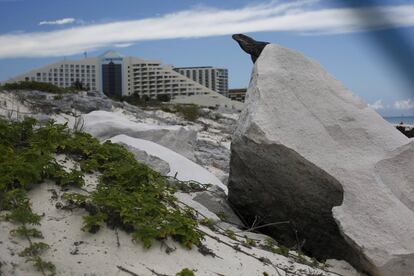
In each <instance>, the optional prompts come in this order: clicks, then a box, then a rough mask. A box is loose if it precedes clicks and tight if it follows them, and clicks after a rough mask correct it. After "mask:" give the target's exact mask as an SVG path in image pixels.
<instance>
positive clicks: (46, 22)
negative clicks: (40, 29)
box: [39, 17, 75, 26]
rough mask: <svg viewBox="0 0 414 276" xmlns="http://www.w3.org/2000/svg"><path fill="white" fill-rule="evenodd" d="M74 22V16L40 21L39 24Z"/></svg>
mask: <svg viewBox="0 0 414 276" xmlns="http://www.w3.org/2000/svg"><path fill="white" fill-rule="evenodd" d="M74 22H75V18H71V17H70V18H62V19H58V20H53V21H41V22H39V25H40V26H41V25H65V24H72V23H74Z"/></svg>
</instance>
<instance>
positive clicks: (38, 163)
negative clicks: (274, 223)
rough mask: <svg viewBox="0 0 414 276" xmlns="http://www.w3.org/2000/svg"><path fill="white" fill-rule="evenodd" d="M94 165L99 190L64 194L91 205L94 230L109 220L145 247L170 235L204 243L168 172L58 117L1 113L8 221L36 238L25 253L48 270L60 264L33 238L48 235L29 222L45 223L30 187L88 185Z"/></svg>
mask: <svg viewBox="0 0 414 276" xmlns="http://www.w3.org/2000/svg"><path fill="white" fill-rule="evenodd" d="M55 154H66V155H68V156H70V157H72V158H73V159H75V160H78V161H79V164H80V167H81V170H75V169H73V170H71V171H66V170H65V169H64V167H63V166H62V165H60V164H59V163H57V162H56V161H55V159H54V155H55ZM94 171H97V172H100V175H101V176H100V178H99V182H98V184H97V188H96V190H95V191H93V192H92V193H90V194H88V195H81V194H77V193H66V194H65V195H64V196H63V198H64V199H66V201H67V202H68V203H69V204H71V205H72V206H73V207H79V208H84V209H85V210H87V211H88V213H89V215H88V216H85V217H84V226H83V229H84V230H85V231H89V232H92V233H95V232H97V231H99V229H100V227H101V226H102V225H104V224H106V225H108V226H109V227H117V228H120V229H123V230H125V231H127V232H129V233H131V234H132V239H133V241H139V242H142V244H143V246H144V247H145V248H148V247H150V246H151V245H152V242H153V241H154V240H156V239H157V240H160V239H165V238H167V237H171V238H173V239H174V240H176V241H177V242H179V243H180V244H182V245H183V246H185V247H187V248H191V247H192V245H194V244H195V245H198V244H199V243H200V240H201V239H202V237H203V236H202V234H201V232H200V231H199V230H198V229H197V223H198V222H197V220H196V217H195V214H194V212H193V211H192V210H191V209H185V208H180V207H178V204H177V200H176V198H175V197H174V191H175V190H174V188H173V187H172V186H171V185H170V183H169V182H168V181H167V179H166V178H164V177H162V176H161V175H160V174H159V173H157V172H155V171H153V170H152V169H151V168H149V167H148V166H146V165H143V164H141V163H138V162H137V161H136V160H135V158H134V156H133V154H132V153H130V152H128V151H127V150H126V149H125V148H123V147H122V146H120V145H118V144H112V143H111V142H105V143H103V144H101V143H100V142H99V141H98V140H97V139H95V138H93V137H92V136H91V135H89V134H86V133H82V132H74V133H72V132H71V131H69V129H68V128H67V125H58V124H55V123H54V122H49V123H47V124H45V125H43V126H39V125H38V124H37V122H36V121H35V120H33V119H26V120H24V121H23V122H13V123H12V122H7V121H4V120H2V119H0V211H6V214H7V215H6V219H7V220H9V221H11V222H13V223H18V224H20V226H19V227H18V228H17V229H14V230H12V231H11V234H12V235H18V236H19V235H20V236H25V237H26V238H27V239H28V240H29V243H30V246H29V247H27V248H26V249H25V251H23V253H22V254H23V255H24V256H25V257H27V261H30V262H32V263H33V265H34V266H35V267H37V268H38V269H39V270H40V271H41V272H42V274H43V275H47V274H46V272H49V273H51V274H53V273H54V269H55V268H54V266H53V264H51V263H49V262H45V261H43V260H42V259H41V258H40V256H39V255H40V254H41V253H42V252H43V251H44V250H46V249H47V246H44V245H42V244H41V243H32V242H31V239H32V238H41V237H42V234H41V232H39V231H38V230H36V229H35V228H29V227H27V225H39V224H40V220H41V217H40V216H39V215H37V214H35V213H33V212H32V210H31V208H30V201H29V199H28V197H27V191H28V190H29V189H31V188H32V187H33V185H38V184H40V183H41V182H43V181H44V180H46V179H50V180H53V181H55V183H56V184H57V185H60V186H63V187H66V186H74V187H82V186H83V185H84V181H83V175H84V173H87V172H94ZM33 246H35V247H36V248H34V247H33ZM38 249H39V250H38ZM32 253H33V254H32Z"/></svg>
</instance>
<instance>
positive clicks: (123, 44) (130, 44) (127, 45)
mask: <svg viewBox="0 0 414 276" xmlns="http://www.w3.org/2000/svg"><path fill="white" fill-rule="evenodd" d="M132 45H134V43H117V44H115V45H114V46H115V47H116V48H126V47H129V46H132Z"/></svg>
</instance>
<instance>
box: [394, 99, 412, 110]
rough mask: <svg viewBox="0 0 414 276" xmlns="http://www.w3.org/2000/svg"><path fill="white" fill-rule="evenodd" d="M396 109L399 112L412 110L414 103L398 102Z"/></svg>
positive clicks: (407, 101) (410, 101)
mask: <svg viewBox="0 0 414 276" xmlns="http://www.w3.org/2000/svg"><path fill="white" fill-rule="evenodd" d="M394 107H395V108H396V109H398V110H408V109H412V108H414V101H413V100H411V99H407V100H400V101H396V102H395V103H394Z"/></svg>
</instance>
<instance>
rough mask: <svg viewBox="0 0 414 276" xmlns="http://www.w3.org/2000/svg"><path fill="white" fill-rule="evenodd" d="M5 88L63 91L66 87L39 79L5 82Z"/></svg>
mask: <svg viewBox="0 0 414 276" xmlns="http://www.w3.org/2000/svg"><path fill="white" fill-rule="evenodd" d="M3 89H5V90H38V91H43V92H49V93H62V92H64V89H62V88H60V87H58V86H56V85H53V84H51V83H46V82H37V81H20V82H13V83H5V84H4V85H3Z"/></svg>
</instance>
